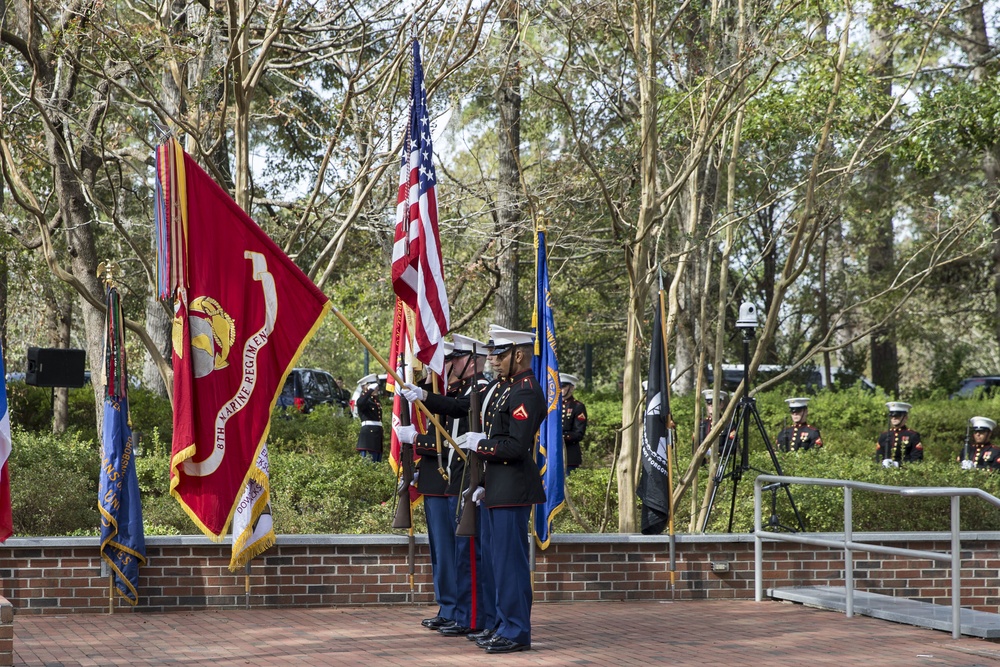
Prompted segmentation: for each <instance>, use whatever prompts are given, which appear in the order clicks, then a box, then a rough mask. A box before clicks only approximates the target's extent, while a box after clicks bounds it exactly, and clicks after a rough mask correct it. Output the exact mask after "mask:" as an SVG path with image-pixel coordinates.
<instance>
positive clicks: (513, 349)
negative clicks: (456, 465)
mask: <svg viewBox="0 0 1000 667" xmlns="http://www.w3.org/2000/svg"><path fill="white" fill-rule="evenodd" d="M490 335H491V340H490V344H491V347H492V352H493V355H494V356H495V359H496V363H497V366H498V368H499V370H500V374H501V376H502V380H501V382H500V383H499V384H498V385H497V387H496V389H495V391H494V397H491V399H490V401H489V404H488V406H487V410H486V419H485V420H484V422H483V428H484V433H475V434H474V433H469V434H467V438H466V446H467V447H470V448H472V447H475V450H476V452H477V453H478V454H479V456H480V457H481V458H482V459H483V460H484V461H485V462H486V466H485V495H484V499H483V502H484V503H485V505H486V507H487V514H488V519H487V522H488V524H489V526H490V530H491V532H492V545H491V553H492V565H493V576H494V578H495V580H496V605H497V617H498V619H499V625H498V627H497V629H496V632H495V633H493V635H492V636H491V637H490V638H489V639H488V640H485V641H482V642H481V643H480V642H477V644H478V645H480V646H482V647H483V648H485V649H486V651H487V652H488V653H511V652H514V651H523V650H525V649H529V648H531V602H532V594H531V572H530V563H529V542H528V530H527V528H528V520H529V517H530V515H531V506H532V505H535V504H537V503H541V502H544V501H545V490H544V488H543V487H542V480H541V476H540V475H539V470H538V465H537V464H536V462H535V441H536V438H537V437H538V428H539V426H540V425H541V423H542V420H543V419H544V418H545V414H546V405H545V397H544V394H543V392H542V389H541V387H539V385H538V382H537V380H536V379H535V376H534V374H533V373H532V371H531V355H532V345H533V342H534V334H532V333H530V332H524V331H511V330H506V329H499V328H497V327H493V328H492V329H491V332H490Z"/></svg>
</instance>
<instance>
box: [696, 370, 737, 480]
mask: <svg viewBox="0 0 1000 667" xmlns="http://www.w3.org/2000/svg"><path fill="white" fill-rule="evenodd" d="M713 391H714V390H712V389H706V390H704V391H703V392H701V396H702V398H703V399H705V418H704V419H702V420H701V422H700V423H699V424H698V438H697V440H695V441H694V442H693V443H691V453H692V454H694V452H695V450H697V449H698V445H700V444H701V443H702V442H704V441H705V438H707V437H708V434H709V432H710V431H711V430H712V424H713V423H714V422H713V420H714V419H715V410H714V406H713V405H712V393H713ZM728 400H729V394H727V393H726V392H724V391H720V392H719V403H720V405H719V408H720V410H719V411H720V412H724V411H725V409H726V402H727V401H728ZM735 442H736V432H735V431H733V432H731V433H730V434H729V438H728V446H729V447H732V446H733V444H734V443H735ZM726 443H727V438H726V435H725V432H721V433H719V456H725V454H726V448H727V444H726ZM708 460H709V452H708V451H706V452H705V456H704V457H703V458H702V461H701V464H702V465H708Z"/></svg>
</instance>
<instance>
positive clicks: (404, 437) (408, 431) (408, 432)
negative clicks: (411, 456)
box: [392, 426, 417, 445]
mask: <svg viewBox="0 0 1000 667" xmlns="http://www.w3.org/2000/svg"><path fill="white" fill-rule="evenodd" d="M392 430H393V431H395V432H396V438H398V439H399V441H400V442H403V443H406V444H407V445H412V444H413V443H414V442H416V440H417V429H415V428H414V427H412V426H393V427H392Z"/></svg>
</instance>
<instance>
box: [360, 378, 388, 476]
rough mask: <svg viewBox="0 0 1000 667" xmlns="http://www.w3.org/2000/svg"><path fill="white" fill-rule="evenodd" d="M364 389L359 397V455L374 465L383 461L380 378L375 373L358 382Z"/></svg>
mask: <svg viewBox="0 0 1000 667" xmlns="http://www.w3.org/2000/svg"><path fill="white" fill-rule="evenodd" d="M358 384H360V385H361V386H362V387H363V389H362V390H361V395H360V396H358V402H357V408H358V417H360V418H361V431H360V432H359V433H358V446H357V450H358V453H359V454H361V456H363V457H367V458H369V459H371V460H372V462H374V463H378V462H380V461H381V460H382V439H383V438H382V404H381V403H380V402H379V400H378V390H379V385H378V376H377V375H375V374H374V373H373V374H371V375H366V376H365V377H363V378H361V379H360V380H358Z"/></svg>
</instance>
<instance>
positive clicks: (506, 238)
mask: <svg viewBox="0 0 1000 667" xmlns="http://www.w3.org/2000/svg"><path fill="white" fill-rule="evenodd" d="M518 9H519V7H518V3H517V0H507V2H506V3H505V4H504V6H503V7H502V8H501V10H500V30H501V34H502V36H503V37H502V39H503V44H504V61H505V63H506V66H505V67H504V68H503V70H502V75H501V77H502V78H501V80H500V86H499V87H498V88H497V110H498V111H499V115H500V121H499V125H498V127H497V151H498V155H497V217H496V220H497V223H496V224H497V229H496V232H497V233H496V237H497V270H498V271H499V272H500V282H499V285H498V287H497V291H496V298H495V301H494V316H493V321H494V322H495V323H496V324H499V325H500V326H503V327H507V328H510V329H520V328H521V326H520V322H519V317H518V315H519V313H518V304H519V299H518V289H517V287H518V279H519V278H520V271H519V266H518V246H519V241H518V239H519V236H520V231H521V179H520V146H521V71H520V67H521V64H520V44H519V42H518V39H519V31H518Z"/></svg>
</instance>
